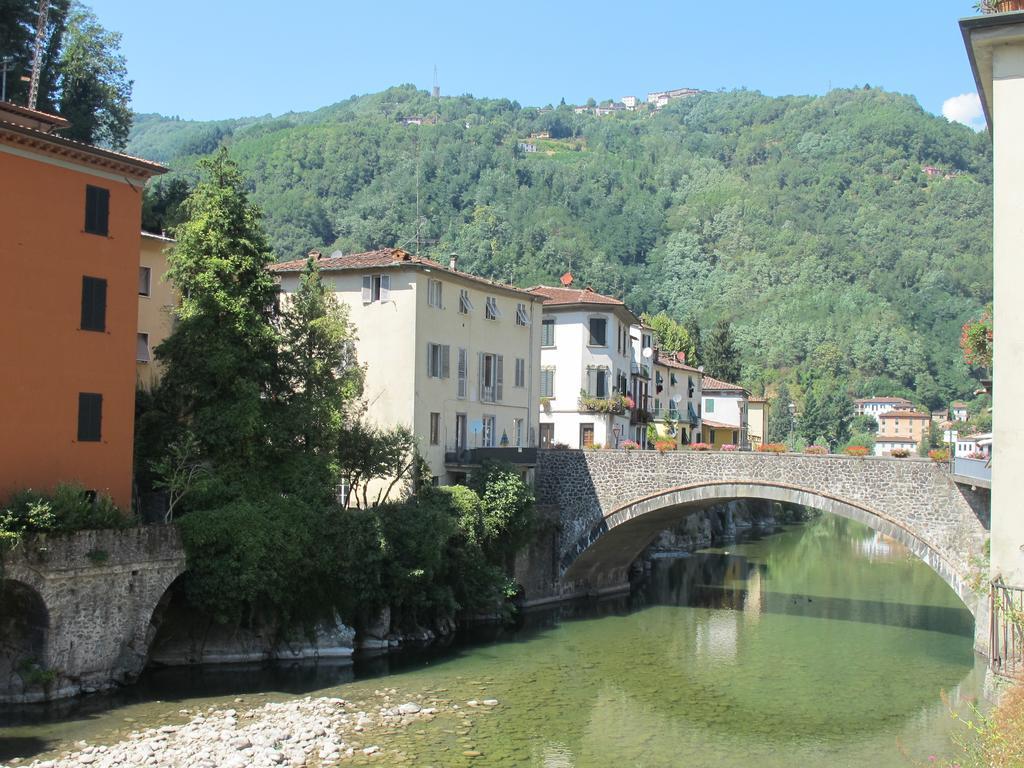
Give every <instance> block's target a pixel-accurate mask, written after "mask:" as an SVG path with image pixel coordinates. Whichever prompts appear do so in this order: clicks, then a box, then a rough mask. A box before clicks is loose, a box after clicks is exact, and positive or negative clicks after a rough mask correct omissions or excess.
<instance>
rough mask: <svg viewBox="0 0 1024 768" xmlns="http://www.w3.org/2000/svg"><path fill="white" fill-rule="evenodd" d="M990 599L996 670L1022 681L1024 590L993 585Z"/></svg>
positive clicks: (991, 639)
mask: <svg viewBox="0 0 1024 768" xmlns="http://www.w3.org/2000/svg"><path fill="white" fill-rule="evenodd" d="M989 600H990V608H991V616H992V618H991V634H990V636H989V643H990V645H989V648H990V651H991V659H992V661H991V664H992V671H993V672H995V673H996V674H999V675H1004V676H1006V677H1015V678H1020V677H1022V676H1024V588H1022V587H1010V586H1007V585H1006V584H1003V583H1002V582H998V581H995V582H992V591H991V593H990V597H989Z"/></svg>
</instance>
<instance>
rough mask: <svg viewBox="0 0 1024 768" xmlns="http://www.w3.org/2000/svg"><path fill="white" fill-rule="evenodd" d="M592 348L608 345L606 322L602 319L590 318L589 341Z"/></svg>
mask: <svg viewBox="0 0 1024 768" xmlns="http://www.w3.org/2000/svg"><path fill="white" fill-rule="evenodd" d="M588 343H589V344H590V346H592V347H604V346H607V345H608V321H607V320H605V319H604V318H603V317H592V318H590V341H589V342H588Z"/></svg>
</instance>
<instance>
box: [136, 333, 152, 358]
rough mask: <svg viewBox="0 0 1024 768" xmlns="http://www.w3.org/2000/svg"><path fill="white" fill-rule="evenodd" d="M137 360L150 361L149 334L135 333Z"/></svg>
mask: <svg viewBox="0 0 1024 768" xmlns="http://www.w3.org/2000/svg"><path fill="white" fill-rule="evenodd" d="M135 360H136V362H139V363H148V362H149V334H148V333H137V334H135Z"/></svg>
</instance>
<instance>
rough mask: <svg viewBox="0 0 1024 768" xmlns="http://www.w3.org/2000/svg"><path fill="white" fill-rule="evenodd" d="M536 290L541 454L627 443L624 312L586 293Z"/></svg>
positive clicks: (628, 356)
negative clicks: (540, 306) (549, 449)
mask: <svg viewBox="0 0 1024 768" xmlns="http://www.w3.org/2000/svg"><path fill="white" fill-rule="evenodd" d="M571 285H572V276H571V275H567V276H566V277H565V278H564V286H563V287H559V288H553V287H549V286H543V285H540V286H537V287H535V288H531V289H530V292H531V293H532V294H533V295H534V296H535V297H536V298H537V299H538V300H544V309H543V320H542V322H541V333H540V337H541V338H540V344H541V348H540V397H541V413H540V446H541V447H542V448H546V447H551V446H553V445H565V446H568V447H570V448H581V447H587V446H593V445H600V446H602V447H604V446H607V447H613V448H614V447H617V446H618V445H619V444H620V443H621V442H622V441H623V440H626V439H628V438H629V436H630V431H629V426H630V410H631V408H630V402H631V401H630V400H629V398H628V393H629V380H630V368H631V363H632V354H633V352H632V344H631V342H630V327H631V326H632V325H635V324H637V323H639V319H638V318H637V316H636V315H634V314H633V313H632V312H631V311H630V310H629V309H628V308H627V307H626V305H625V304H623V303H622V302H621V301H619V300H618V299H614V298H612V297H611V296H603V295H601V294H599V293H595V292H594V291H593V290H591V289H590V288H584V289H582V290H580V289H577V288H572V287H570V286H571Z"/></svg>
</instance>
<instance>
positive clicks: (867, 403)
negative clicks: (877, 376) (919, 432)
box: [853, 397, 914, 421]
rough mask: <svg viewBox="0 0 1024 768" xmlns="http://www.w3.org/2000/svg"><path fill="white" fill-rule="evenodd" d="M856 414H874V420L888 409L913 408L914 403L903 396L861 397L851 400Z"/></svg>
mask: <svg viewBox="0 0 1024 768" xmlns="http://www.w3.org/2000/svg"><path fill="white" fill-rule="evenodd" d="M853 405H854V407H855V408H856V411H857V415H858V416H864V415H867V416H874V417H875V421H878V417H879V416H881V415H882V414H883V413H887V412H889V411H895V410H901V411H910V410H913V408H914V404H913V403H912V402H910V401H909V400H907V399H906V398H903V397H861V398H858V399H857V400H854V401H853Z"/></svg>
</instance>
